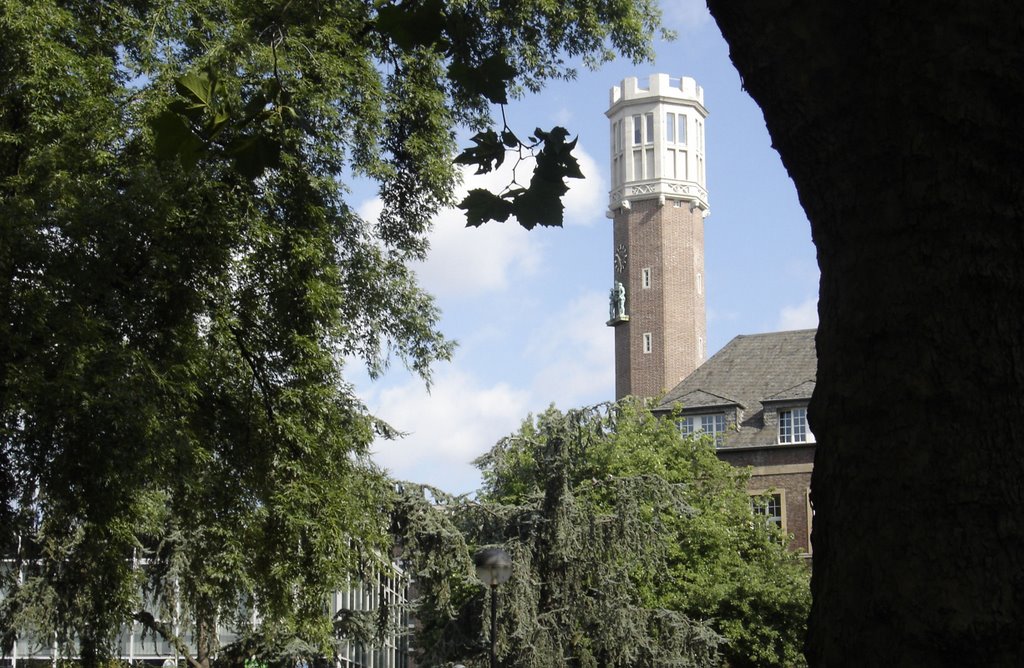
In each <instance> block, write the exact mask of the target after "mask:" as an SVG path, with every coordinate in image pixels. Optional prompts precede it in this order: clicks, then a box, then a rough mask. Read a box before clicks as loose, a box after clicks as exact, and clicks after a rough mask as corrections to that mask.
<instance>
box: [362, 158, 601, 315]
mask: <svg viewBox="0 0 1024 668" xmlns="http://www.w3.org/2000/svg"><path fill="white" fill-rule="evenodd" d="M575 154H576V157H577V160H578V161H579V164H580V169H581V170H582V171H583V173H584V175H586V177H587V178H585V179H568V180H567V182H568V185H569V192H568V193H566V195H565V197H564V198H563V200H562V201H563V204H564V205H565V214H564V221H565V225H581V226H582V225H592V224H594V223H595V222H596V221H603V220H604V196H603V194H602V192H603V188H604V184H603V180H602V178H601V171H600V169H599V168H598V166H597V163H596V161H595V160H594V158H593V157H591V156H590V154H588V153H587V152H586V151H585V150H583V148H582V147H581V146H577V148H576V151H575ZM510 157H511V156H510ZM514 166H515V165H514V161H513V160H511V159H509V160H506V162H505V163H504V164H502V166H501V168H500V169H499V170H497V171H496V172H491V173H489V174H483V175H476V174H472V170H470V169H468V168H466V169H465V170H464V173H463V174H464V182H463V184H462V185H461V186H460V187H459V188H458V190H457V192H456V200H461V199H462V198H463V197H464V196H465V195H466V193H467V192H468V191H469V190H470V189H471V188H486V189H488V190H491V191H494V192H497V191H500V190H501V189H502V188H504V187H506V186H507V185H508V184H509V183H511V181H512V178H513V168H514ZM529 169H532V163H530V162H524V163H523V165H520V166H519V168H518V169H517V170H516V175H517V178H518V180H519V181H520V182H522V183H525V182H528V180H529V171H528V170H529ZM382 206H383V205H382V203H381V201H380V199H379V198H373V199H370V200H367V201H365V202H363V203H362V204H361V205H360V206H359V209H358V210H359V214H360V215H361V216H363V217H364V218H367V219H369V220H374V219H376V218H377V217H378V216H379V215H380V212H381V208H382ZM433 222H434V229H433V230H432V231H431V233H430V253H429V255H428V256H427V260H426V261H425V262H423V263H421V264H417V265H415V269H416V273H417V274H418V275H419V277H420V281H421V283H422V285H423V287H424V288H426V289H427V290H428V291H429V292H431V293H432V294H434V295H435V296H437V297H440V298H442V299H443V298H446V297H460V298H461V297H471V296H476V295H480V294H483V293H487V292H494V291H500V290H505V289H507V288H508V287H509V286H510V285H513V284H515V283H516V282H518V281H519V280H520V279H522V278H524V277H527V276H531V275H533V274H534V273H535V272H536V271H537V269H538V267H539V266H540V263H541V259H542V257H543V254H544V244H543V243H542V241H541V236H540V235H539V234H537V233H532V234H531V233H530V232H527V231H526V230H525V229H523V228H522V227H521V226H520V225H519V224H517V223H516V222H515V221H514V220H509V221H507V222H505V223H495V222H489V223H484V224H483V225H482V226H480V227H478V228H467V227H466V219H465V213H464V212H463V211H462V210H460V209H446V210H444V211H442V212H440V213H439V214H438V216H437V217H436V218H435V219H434V221H433Z"/></svg>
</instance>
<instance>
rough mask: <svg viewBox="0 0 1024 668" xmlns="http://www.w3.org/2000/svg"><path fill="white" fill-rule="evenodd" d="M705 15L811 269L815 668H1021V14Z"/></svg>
mask: <svg viewBox="0 0 1024 668" xmlns="http://www.w3.org/2000/svg"><path fill="white" fill-rule="evenodd" d="M709 5H710V7H711V10H712V14H713V15H714V16H715V19H716V20H717V22H718V24H719V27H720V28H721V29H722V32H723V34H724V36H725V38H726V40H727V41H728V43H729V46H730V50H731V57H732V59H733V62H734V63H735V65H736V67H737V69H738V70H739V72H740V74H741V76H742V78H743V81H744V86H745V87H746V89H747V90H748V91H749V92H750V94H751V95H752V96H753V98H754V99H755V100H756V101H757V102H758V104H759V105H760V106H761V108H762V110H763V112H764V116H765V121H766V123H767V126H768V129H769V132H770V134H771V136H772V140H773V143H774V146H775V147H776V149H778V151H779V153H780V154H781V156H782V160H783V163H784V165H785V166H786V168H787V169H788V170H789V173H790V175H791V176H792V178H793V180H794V182H795V183H796V187H797V191H798V192H799V195H800V200H801V203H802V204H803V206H804V209H805V210H806V212H807V215H808V218H809V219H810V222H811V229H812V234H813V238H814V242H815V245H816V247H817V251H818V262H819V265H820V268H821V292H820V301H819V317H820V325H819V329H818V336H817V347H818V382H817V389H816V391H815V394H814V398H813V400H812V403H811V408H810V420H811V426H812V428H813V430H814V433H815V435H816V437H817V441H818V447H817V455H816V460H815V468H814V474H813V480H812V498H813V502H814V507H815V513H816V514H815V520H814V522H815V524H814V535H813V545H814V575H813V579H812V592H813V595H814V605H813V608H812V612H811V620H810V626H809V638H808V643H807V656H808V659H809V662H810V663H811V665H813V666H850V665H865V666H868V665H894V666H899V665H906V666H945V665H957V666H960V665H998V666H1004V665H1024V634H1021V633H1020V632H1019V629H1020V627H1021V624H1022V622H1024V226H1022V222H1024V221H1022V218H1024V173H1022V172H1024V114H1022V111H1024V108H1022V106H1021V103H1020V100H1022V99H1024V50H1022V48H1021V46H1020V45H1021V44H1022V43H1024V13H1022V12H1021V11H1020V10H1019V7H1018V5H1016V4H1014V3H998V2H993V3H981V4H978V3H974V2H956V1H949V0H939V1H938V2H927V3H925V2H917V1H911V0H908V1H906V2H896V1H883V0H877V1H873V2H867V3H830V2H820V0H767V1H766V0H709Z"/></svg>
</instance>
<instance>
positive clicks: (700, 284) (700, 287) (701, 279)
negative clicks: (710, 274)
mask: <svg viewBox="0 0 1024 668" xmlns="http://www.w3.org/2000/svg"><path fill="white" fill-rule="evenodd" d="M697 294H698V295H702V294H704V276H703V275H702V274H701V273H700V272H699V271H698V272H697Z"/></svg>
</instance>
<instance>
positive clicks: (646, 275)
mask: <svg viewBox="0 0 1024 668" xmlns="http://www.w3.org/2000/svg"><path fill="white" fill-rule="evenodd" d="M640 286H641V287H642V288H644V289H645V290H646V289H647V288H649V287H651V268H650V267H644V268H643V269H641V270H640Z"/></svg>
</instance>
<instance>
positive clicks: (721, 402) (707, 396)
mask: <svg viewBox="0 0 1024 668" xmlns="http://www.w3.org/2000/svg"><path fill="white" fill-rule="evenodd" d="M678 402H679V403H680V404H681V405H682V406H684V407H685V408H706V407H709V406H739V405H740V402H738V401H736V400H735V399H730V398H729V397H722V396H719V395H717V394H712V393H710V392H705V391H704V390H694V391H693V392H690V393H688V394H687V395H685V396H682V397H679V399H678Z"/></svg>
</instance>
